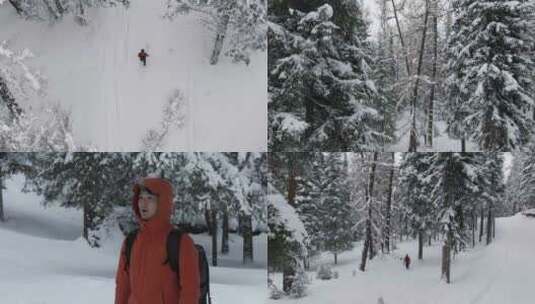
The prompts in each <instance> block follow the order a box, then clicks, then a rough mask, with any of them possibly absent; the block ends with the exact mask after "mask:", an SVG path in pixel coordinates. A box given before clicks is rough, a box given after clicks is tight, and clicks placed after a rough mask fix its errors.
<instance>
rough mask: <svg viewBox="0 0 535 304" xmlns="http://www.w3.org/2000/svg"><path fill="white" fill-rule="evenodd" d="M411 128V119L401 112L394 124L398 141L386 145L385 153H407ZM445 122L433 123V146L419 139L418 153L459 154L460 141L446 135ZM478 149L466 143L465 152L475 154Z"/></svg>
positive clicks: (472, 144) (470, 143) (407, 114)
mask: <svg viewBox="0 0 535 304" xmlns="http://www.w3.org/2000/svg"><path fill="white" fill-rule="evenodd" d="M410 128H411V119H410V115H409V113H408V112H407V111H406V112H403V113H402V114H401V115H400V116H399V119H398V121H397V123H396V137H397V139H398V141H397V142H396V143H394V144H391V145H388V146H387V147H386V149H385V150H386V151H390V152H407V151H409V139H410V137H409V134H410V133H409V131H410ZM446 128H447V125H446V122H445V121H435V137H434V138H433V146H432V147H430V146H429V145H426V144H425V143H424V138H423V136H420V137H419V141H420V146H419V147H418V152H459V151H461V141H460V140H456V139H452V138H450V137H449V136H448V133H446ZM477 151H478V147H477V145H476V144H475V143H473V142H470V141H469V142H467V143H466V152H477Z"/></svg>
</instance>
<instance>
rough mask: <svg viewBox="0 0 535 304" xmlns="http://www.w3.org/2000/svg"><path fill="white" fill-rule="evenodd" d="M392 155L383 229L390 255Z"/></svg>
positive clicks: (392, 181) (387, 250)
mask: <svg viewBox="0 0 535 304" xmlns="http://www.w3.org/2000/svg"><path fill="white" fill-rule="evenodd" d="M391 154H392V168H391V169H390V176H389V177H388V194H387V201H386V227H385V245H386V252H388V253H390V230H391V227H390V225H391V223H390V218H391V216H392V215H391V213H392V192H393V191H392V188H393V185H392V184H393V183H394V162H395V159H394V157H395V156H394V153H391Z"/></svg>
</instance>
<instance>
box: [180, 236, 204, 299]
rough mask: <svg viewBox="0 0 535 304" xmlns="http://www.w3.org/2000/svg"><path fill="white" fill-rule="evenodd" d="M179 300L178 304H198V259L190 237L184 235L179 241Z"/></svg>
mask: <svg viewBox="0 0 535 304" xmlns="http://www.w3.org/2000/svg"><path fill="white" fill-rule="evenodd" d="M180 251H181V252H179V261H180V267H179V268H180V287H181V290H180V298H179V301H178V303H179V304H198V303H199V298H200V293H201V291H200V288H199V286H200V274H199V257H198V254H197V248H195V245H194V243H193V240H192V239H191V237H190V236H189V235H187V234H184V235H183V236H182V238H181V240H180Z"/></svg>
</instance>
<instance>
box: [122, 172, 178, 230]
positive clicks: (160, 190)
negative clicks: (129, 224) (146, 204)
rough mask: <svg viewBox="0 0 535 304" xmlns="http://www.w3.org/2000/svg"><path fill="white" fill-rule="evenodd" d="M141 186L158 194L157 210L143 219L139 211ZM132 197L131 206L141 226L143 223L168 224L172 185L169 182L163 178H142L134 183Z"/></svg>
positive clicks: (171, 209)
mask: <svg viewBox="0 0 535 304" xmlns="http://www.w3.org/2000/svg"><path fill="white" fill-rule="evenodd" d="M142 187H145V188H147V189H149V190H150V191H151V192H152V193H154V194H156V195H157V196H158V210H157V211H156V214H155V215H154V216H153V217H152V218H150V219H149V220H143V219H142V218H141V215H140V212H139V205H138V200H139V194H140V192H141V189H142ZM133 191H134V198H133V199H132V208H133V209H134V213H135V215H136V219H137V221H138V222H139V223H140V225H141V226H142V227H143V226H144V225H147V224H148V225H158V226H160V225H170V224H171V213H172V211H173V207H174V204H173V187H172V186H171V183H169V182H168V181H167V180H165V179H163V178H143V179H141V180H139V181H138V182H136V184H135V185H134V189H133Z"/></svg>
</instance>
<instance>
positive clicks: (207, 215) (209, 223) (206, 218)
mask: <svg viewBox="0 0 535 304" xmlns="http://www.w3.org/2000/svg"><path fill="white" fill-rule="evenodd" d="M211 216H212V215H211V214H210V208H209V206H208V205H207V206H205V208H204V221H205V222H206V229H208V235H210V236H211V235H212V232H213V231H214V227H213V226H214V225H213V223H212V219H211Z"/></svg>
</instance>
